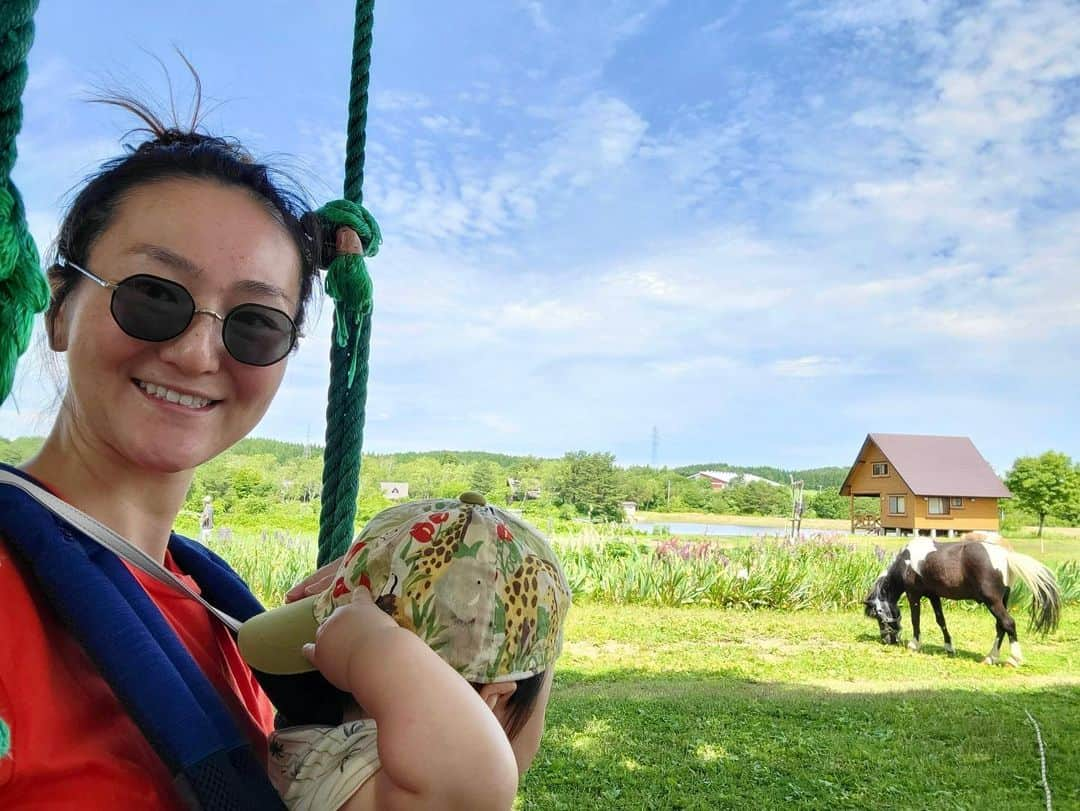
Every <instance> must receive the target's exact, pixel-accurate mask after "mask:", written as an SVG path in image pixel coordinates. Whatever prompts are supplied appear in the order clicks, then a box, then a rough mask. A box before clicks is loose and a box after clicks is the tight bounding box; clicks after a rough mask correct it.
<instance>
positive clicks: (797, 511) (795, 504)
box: [788, 474, 803, 541]
mask: <svg viewBox="0 0 1080 811" xmlns="http://www.w3.org/2000/svg"><path fill="white" fill-rule="evenodd" d="M788 479H789V480H790V481H791V540H793V541H796V540H798V538H799V533H800V532H801V531H802V514H803V482H802V480H801V479H799V480H798V481H796V480H795V477H794V476H792V475H791V474H788Z"/></svg>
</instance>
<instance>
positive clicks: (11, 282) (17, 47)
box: [0, 0, 49, 403]
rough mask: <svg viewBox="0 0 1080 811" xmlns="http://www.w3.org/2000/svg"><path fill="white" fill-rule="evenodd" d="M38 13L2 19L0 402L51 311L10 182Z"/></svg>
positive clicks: (33, 3) (8, 9) (13, 1)
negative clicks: (41, 317) (37, 322)
mask: <svg viewBox="0 0 1080 811" xmlns="http://www.w3.org/2000/svg"><path fill="white" fill-rule="evenodd" d="M36 9H37V0H8V1H7V2H5V3H4V12H3V15H2V19H0V325H2V326H0V403H3V402H4V401H5V400H6V399H7V396H8V395H9V394H10V393H11V386H12V384H13V383H14V381H15V365H16V364H17V363H18V361H19V356H20V355H22V354H23V353H24V352H25V351H26V349H27V347H28V346H29V345H30V334H31V332H32V330H33V327H34V316H35V315H36V314H37V313H40V312H43V311H44V310H45V308H46V307H48V306H49V286H48V285H47V284H46V283H45V277H44V276H43V275H42V274H41V262H40V259H39V258H38V252H37V247H36V246H35V245H34V238H33V237H32V236H31V235H30V230H29V228H27V225H26V210H25V208H24V207H23V201H22V197H20V196H19V191H18V189H16V188H15V184H14V183H12V181H11V169H12V167H13V166H14V165H15V157H16V150H15V136H16V135H17V134H18V133H19V129H20V128H21V127H22V102H21V101H20V99H21V98H22V92H23V88H25V87H26V76H27V69H26V55H27V54H28V53H29V52H30V45H31V43H32V42H33V41H34V20H33V17H34V11H35V10H36Z"/></svg>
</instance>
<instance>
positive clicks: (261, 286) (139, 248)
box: [129, 243, 293, 304]
mask: <svg viewBox="0 0 1080 811" xmlns="http://www.w3.org/2000/svg"><path fill="white" fill-rule="evenodd" d="M129 253H131V254H141V255H142V256H148V257H150V258H151V259H154V260H157V261H158V262H161V263H162V264H165V265H168V266H169V267H171V268H174V269H176V270H180V271H183V272H184V273H188V274H190V275H192V276H200V275H202V273H203V269H202V268H201V267H200V266H199V265H197V264H196V263H194V262H192V261H191V260H190V259H188V258H187V257H186V256H181V255H180V254H178V253H174V252H173V251H170V250H169V249H168V248H163V247H161V246H160V245H151V244H149V243H141V244H139V245H136V246H135V247H134V248H132V249H131V250H130V251H129ZM233 287H234V288H236V289H237V290H243V291H244V292H247V293H254V294H256V295H265V296H277V297H278V298H280V299H282V300H283V301H286V302H288V303H289V304H292V303H293V300H292V299H291V298H290V297H289V295H288V294H287V293H286V292H285V291H284V290H282V289H281V288H280V287H278V286H277V285H276V284H270V283H269V282H261V281H258V280H257V279H244V280H243V281H240V282H237V283H236V284H235V285H233Z"/></svg>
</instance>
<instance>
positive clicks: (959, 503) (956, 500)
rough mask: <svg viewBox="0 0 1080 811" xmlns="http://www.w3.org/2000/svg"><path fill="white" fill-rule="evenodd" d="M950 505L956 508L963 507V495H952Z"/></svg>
mask: <svg viewBox="0 0 1080 811" xmlns="http://www.w3.org/2000/svg"><path fill="white" fill-rule="evenodd" d="M952 506H953V508H954V509H955V508H957V507H963V506H964V497H963V496H953V497H952Z"/></svg>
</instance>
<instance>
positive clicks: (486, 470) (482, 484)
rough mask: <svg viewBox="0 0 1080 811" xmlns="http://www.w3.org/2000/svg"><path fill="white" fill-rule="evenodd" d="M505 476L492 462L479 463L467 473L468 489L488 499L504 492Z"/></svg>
mask: <svg viewBox="0 0 1080 811" xmlns="http://www.w3.org/2000/svg"><path fill="white" fill-rule="evenodd" d="M506 478H507V477H506V474H505V473H504V472H503V469H502V468H501V467H499V466H498V465H497V464H495V463H494V462H488V461H481V462H477V463H476V464H474V465H472V469H471V470H470V471H469V487H470V488H471V489H472V490H475V491H476V492H477V493H480V494H481V495H483V496H486V497H488V498H490V497H492V496H494V495H502V494H503V493H504V492H505V491H506Z"/></svg>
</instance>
